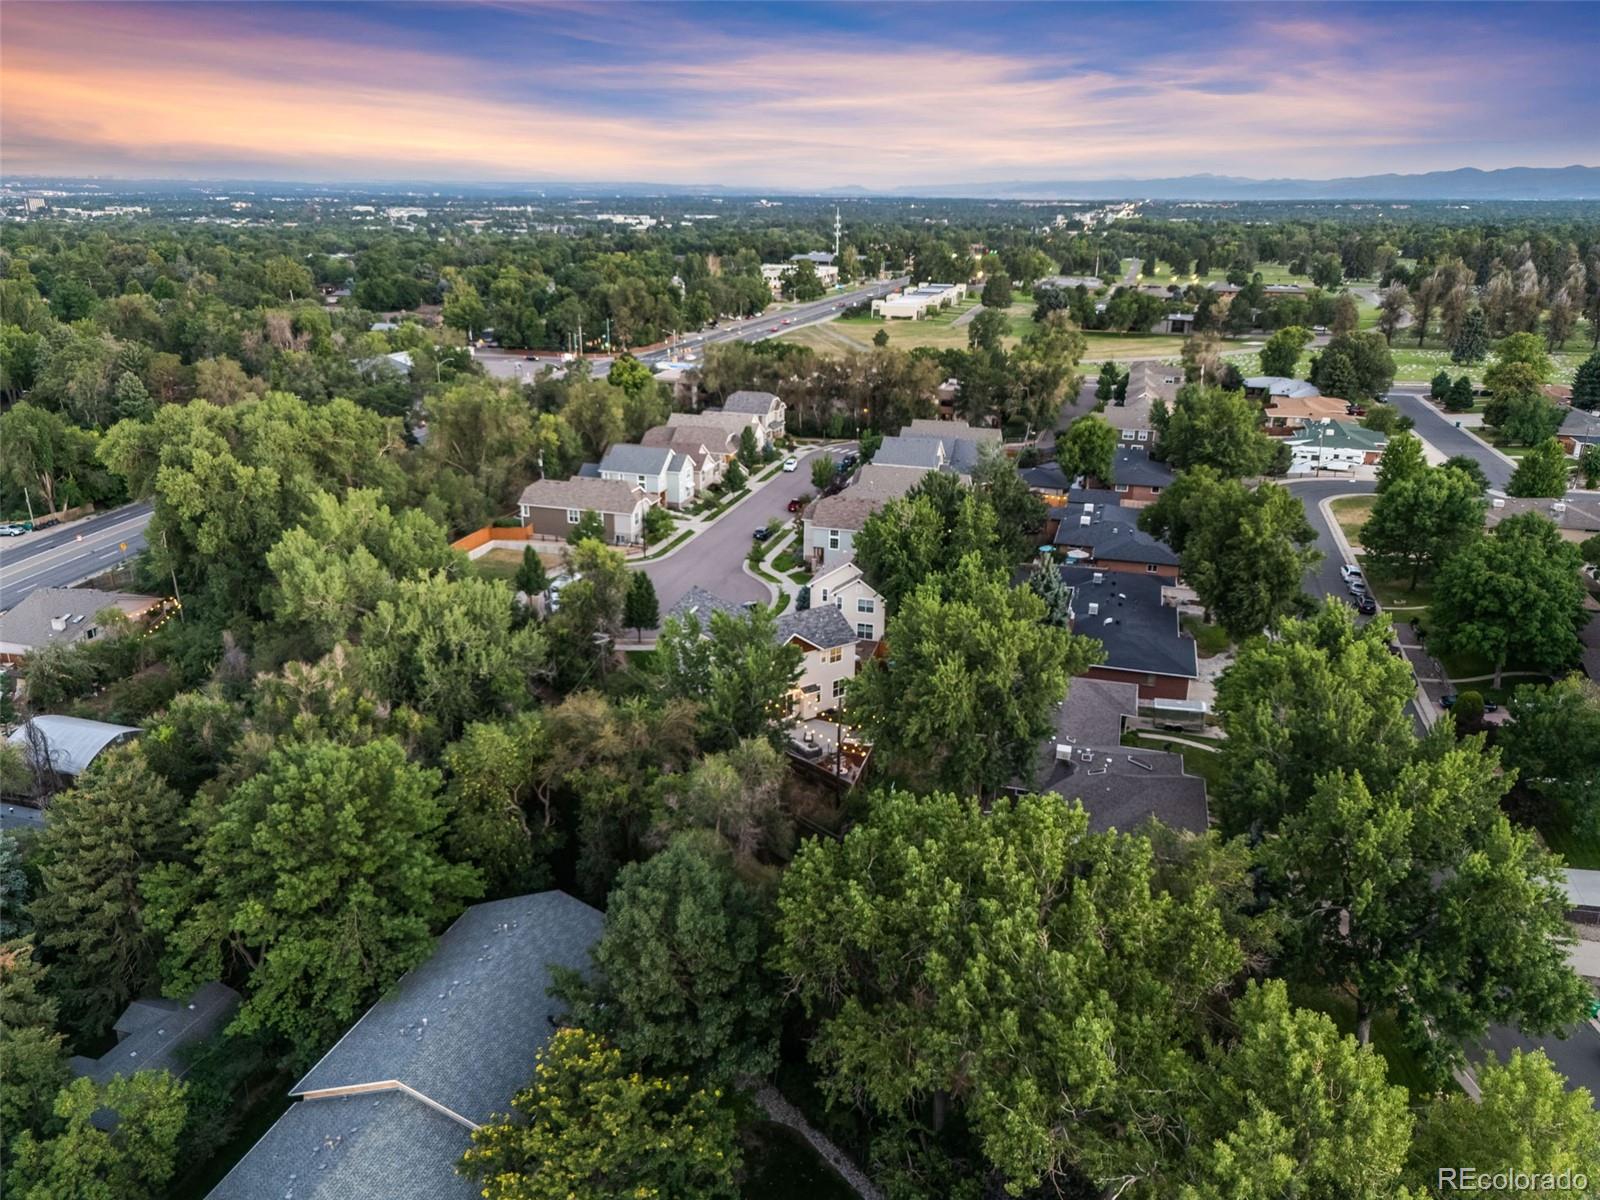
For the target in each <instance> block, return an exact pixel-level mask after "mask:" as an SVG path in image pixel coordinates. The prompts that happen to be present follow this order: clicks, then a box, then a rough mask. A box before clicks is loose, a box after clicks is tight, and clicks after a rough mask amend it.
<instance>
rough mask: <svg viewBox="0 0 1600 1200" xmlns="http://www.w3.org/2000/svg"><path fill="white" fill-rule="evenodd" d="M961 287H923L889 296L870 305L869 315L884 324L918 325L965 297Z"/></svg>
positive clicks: (962, 284)
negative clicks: (896, 322)
mask: <svg viewBox="0 0 1600 1200" xmlns="http://www.w3.org/2000/svg"><path fill="white" fill-rule="evenodd" d="M966 294H967V285H966V284H964V283H924V284H921V285H920V286H917V285H914V286H912V287H908V288H904V289H902V290H900V291H898V292H890V293H889V294H888V295H887V296H884V297H883V298H882V299H879V300H874V301H873V302H872V315H873V316H875V317H882V318H883V319H884V320H886V321H918V320H921V319H922V318H923V317H926V316H927V315H928V314H929V313H931V312H938V311H939V310H940V309H944V308H949V307H950V306H951V305H952V304H955V303H956V302H957V301H958V300H962V299H964V298H965V297H966Z"/></svg>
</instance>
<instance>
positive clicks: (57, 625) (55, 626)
mask: <svg viewBox="0 0 1600 1200" xmlns="http://www.w3.org/2000/svg"><path fill="white" fill-rule="evenodd" d="M70 615H71V614H69V613H62V614H61V615H60V616H59V617H51V618H50V629H51V632H53V633H65V632H66V631H67V617H68V616H70Z"/></svg>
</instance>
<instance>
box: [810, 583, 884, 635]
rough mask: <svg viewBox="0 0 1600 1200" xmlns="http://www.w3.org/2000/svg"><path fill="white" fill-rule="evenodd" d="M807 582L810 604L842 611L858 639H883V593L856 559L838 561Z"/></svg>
mask: <svg viewBox="0 0 1600 1200" xmlns="http://www.w3.org/2000/svg"><path fill="white" fill-rule="evenodd" d="M808 586H809V587H810V589H811V607H812V608H825V607H827V606H828V605H830V604H831V605H833V607H835V608H837V609H838V610H839V611H840V612H842V613H843V614H844V617H845V620H847V621H849V622H850V623H851V624H852V625H854V626H855V627H856V640H857V641H858V642H881V641H882V640H883V630H884V625H885V619H886V614H885V612H884V607H883V597H882V596H880V595H879V594H878V593H877V592H876V591H874V590H873V587H872V585H871V584H870V583H868V582H867V581H866V578H865V577H864V576H863V575H862V574H861V568H860V567H858V566H856V564H855V563H853V562H849V563H840V564H839V565H838V566H837V567H833V568H832V569H830V570H827V571H823V572H822V573H821V574H820V575H815V576H813V577H812V579H811V583H810V584H809V585H808ZM868 653H869V654H870V651H868ZM858 657H865V655H862V654H860V653H859V648H858Z"/></svg>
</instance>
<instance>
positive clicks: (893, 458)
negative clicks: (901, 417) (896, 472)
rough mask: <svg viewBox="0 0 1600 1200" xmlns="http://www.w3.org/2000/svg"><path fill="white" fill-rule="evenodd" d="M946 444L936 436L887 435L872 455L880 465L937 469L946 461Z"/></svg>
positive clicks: (873, 459)
mask: <svg viewBox="0 0 1600 1200" xmlns="http://www.w3.org/2000/svg"><path fill="white" fill-rule="evenodd" d="M946 458H947V456H946V454H945V444H944V442H943V441H941V440H940V439H939V438H934V437H905V436H903V435H902V436H898V437H886V438H884V439H883V444H882V445H881V446H879V447H878V449H877V451H876V453H874V454H873V456H872V461H873V462H874V463H875V464H876V465H878V466H880V467H926V468H928V469H929V470H937V469H938V468H940V467H942V466H944V464H945V461H946Z"/></svg>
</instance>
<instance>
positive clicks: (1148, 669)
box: [1039, 564, 1200, 700]
mask: <svg viewBox="0 0 1600 1200" xmlns="http://www.w3.org/2000/svg"><path fill="white" fill-rule="evenodd" d="M1039 569H1040V570H1042V571H1048V570H1057V571H1060V572H1061V578H1062V580H1063V581H1064V582H1066V583H1067V584H1068V585H1069V586H1070V587H1071V588H1072V630H1073V632H1074V633H1081V634H1083V635H1085V636H1086V637H1092V638H1094V639H1096V640H1097V641H1099V642H1100V644H1101V645H1102V646H1104V647H1105V654H1106V657H1105V661H1104V662H1102V663H1101V664H1100V665H1099V666H1095V667H1090V668H1089V670H1088V671H1087V672H1085V674H1086V675H1087V676H1088V678H1090V679H1109V680H1111V681H1112V682H1115V683H1130V684H1133V685H1134V686H1135V687H1136V688H1138V690H1139V698H1140V699H1141V700H1154V699H1162V700H1187V699H1188V698H1189V684H1190V683H1191V682H1192V681H1193V680H1195V679H1198V678H1199V677H1200V672H1199V667H1198V663H1199V659H1198V656H1197V655H1196V653H1195V646H1194V639H1193V638H1191V637H1190V636H1189V635H1188V634H1186V633H1184V632H1183V630H1182V628H1181V627H1180V626H1179V624H1178V610H1177V609H1176V608H1171V607H1169V606H1167V605H1166V604H1163V603H1162V599H1161V590H1162V585H1163V580H1162V579H1161V577H1160V576H1158V575H1148V574H1145V573H1143V572H1140V573H1138V574H1135V573H1133V572H1129V571H1101V570H1097V569H1096V568H1094V567H1079V566H1068V565H1061V566H1055V565H1053V564H1050V565H1046V566H1043V567H1040V568H1039Z"/></svg>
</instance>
